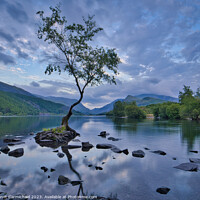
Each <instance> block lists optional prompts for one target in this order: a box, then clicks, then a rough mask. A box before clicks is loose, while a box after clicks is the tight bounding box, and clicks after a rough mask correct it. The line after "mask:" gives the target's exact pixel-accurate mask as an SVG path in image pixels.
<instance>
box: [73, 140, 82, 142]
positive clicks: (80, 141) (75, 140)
mask: <svg viewBox="0 0 200 200" xmlns="http://www.w3.org/2000/svg"><path fill="white" fill-rule="evenodd" d="M72 142H81V141H80V140H79V139H73V140H72Z"/></svg>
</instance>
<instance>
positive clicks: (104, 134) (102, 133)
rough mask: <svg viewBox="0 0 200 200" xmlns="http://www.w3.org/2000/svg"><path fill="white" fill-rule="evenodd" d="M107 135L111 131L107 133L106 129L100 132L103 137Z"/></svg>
mask: <svg viewBox="0 0 200 200" xmlns="http://www.w3.org/2000/svg"><path fill="white" fill-rule="evenodd" d="M107 135H110V134H109V133H106V131H101V132H100V134H99V135H98V136H101V137H104V138H105V137H106V136H107Z"/></svg>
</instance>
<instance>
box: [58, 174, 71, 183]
mask: <svg viewBox="0 0 200 200" xmlns="http://www.w3.org/2000/svg"><path fill="white" fill-rule="evenodd" d="M68 183H71V180H70V179H68V178H67V177H65V176H62V175H60V176H59V177H58V184H59V185H66V184H68Z"/></svg>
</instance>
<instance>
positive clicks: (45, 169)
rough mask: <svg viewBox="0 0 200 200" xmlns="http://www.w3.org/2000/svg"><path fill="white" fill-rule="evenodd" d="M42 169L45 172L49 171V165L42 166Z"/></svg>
mask: <svg viewBox="0 0 200 200" xmlns="http://www.w3.org/2000/svg"><path fill="white" fill-rule="evenodd" d="M40 169H41V170H43V171H44V172H47V171H48V168H47V167H44V166H43V167H41V168H40Z"/></svg>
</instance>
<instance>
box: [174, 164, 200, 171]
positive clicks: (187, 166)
mask: <svg viewBox="0 0 200 200" xmlns="http://www.w3.org/2000/svg"><path fill="white" fill-rule="evenodd" d="M174 168H176V169H181V170H184V171H191V172H197V171H198V165H196V164H194V163H182V164H180V165H178V166H175V167H174Z"/></svg>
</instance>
